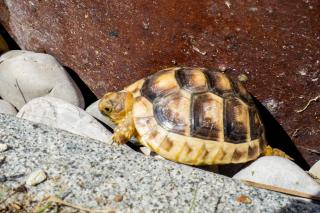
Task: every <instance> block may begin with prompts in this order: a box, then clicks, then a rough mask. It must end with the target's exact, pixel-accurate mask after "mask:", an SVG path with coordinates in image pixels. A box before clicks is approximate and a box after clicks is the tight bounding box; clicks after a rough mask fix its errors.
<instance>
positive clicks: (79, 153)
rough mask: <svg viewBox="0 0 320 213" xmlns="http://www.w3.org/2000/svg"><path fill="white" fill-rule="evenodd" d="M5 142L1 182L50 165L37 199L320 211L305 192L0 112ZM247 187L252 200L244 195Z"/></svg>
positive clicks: (17, 181)
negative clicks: (252, 182) (253, 182)
mask: <svg viewBox="0 0 320 213" xmlns="http://www.w3.org/2000/svg"><path fill="white" fill-rule="evenodd" d="M0 143H5V144H8V145H9V147H10V149H9V150H7V151H6V152H4V153H3V154H4V155H5V157H6V158H5V161H4V162H3V163H0V176H1V175H2V176H6V177H7V181H4V182H0V185H2V187H8V188H12V187H16V186H19V185H21V184H23V183H24V182H25V181H26V179H27V177H28V174H30V173H31V172H32V171H34V170H37V169H42V170H44V171H45V172H46V174H47V176H48V178H47V180H46V181H44V182H43V183H40V184H39V185H37V186H32V187H28V195H30V196H31V197H33V199H35V200H40V199H41V198H42V197H43V196H44V195H45V194H52V195H58V196H60V197H63V198H64V199H65V200H66V201H68V202H71V203H74V204H78V205H81V206H85V207H88V208H94V209H113V210H115V211H116V212H202V213H203V212H317V211H320V205H319V204H317V203H313V202H309V201H307V200H304V199H297V198H294V197H290V196H287V195H283V194H280V193H276V192H271V191H267V190H262V189H256V188H253V187H249V186H246V185H244V184H242V183H240V182H239V181H237V180H233V179H230V178H227V177H224V176H221V175H217V174H214V173H210V172H207V171H204V170H201V169H198V168H193V167H190V166H186V165H180V164H176V163H173V162H170V161H166V160H158V159H154V158H152V157H149V156H144V155H142V154H140V153H137V152H135V151H133V150H132V149H130V148H129V147H127V146H112V145H107V144H104V143H103V142H99V141H96V140H92V139H88V138H84V137H81V136H77V135H74V134H72V133H68V132H65V131H63V130H59V129H54V128H50V127H48V126H46V125H42V124H35V123H32V122H29V121H26V120H23V119H19V118H16V117H13V116H8V115H4V114H0ZM270 172H272V171H270ZM115 195H123V200H122V201H121V202H116V201H114V199H113V198H114V196H115ZM240 195H246V196H248V197H250V198H251V200H252V202H251V203H250V204H244V203H240V202H238V201H237V197H239V196H240Z"/></svg>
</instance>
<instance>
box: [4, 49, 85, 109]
mask: <svg viewBox="0 0 320 213" xmlns="http://www.w3.org/2000/svg"><path fill="white" fill-rule="evenodd" d="M0 96H1V97H2V98H3V99H4V100H6V101H8V102H10V103H11V104H13V105H14V106H15V107H16V108H17V109H20V108H21V107H22V106H23V105H24V104H25V103H26V102H28V101H30V100H32V99H34V98H36V97H41V96H52V97H56V98H60V99H63V100H65V101H67V102H69V103H71V104H74V105H76V106H79V107H82V108H83V107H84V99H83V96H82V94H81V92H80V90H79V88H78V87H77V85H76V84H75V83H74V81H73V80H72V79H71V78H70V76H69V75H68V73H67V72H66V70H65V69H64V68H63V66H61V65H60V64H59V62H58V61H57V60H56V59H55V58H54V57H53V56H51V55H48V54H42V53H35V52H31V51H23V50H13V51H9V52H7V53H6V54H4V55H2V56H1V57H0Z"/></svg>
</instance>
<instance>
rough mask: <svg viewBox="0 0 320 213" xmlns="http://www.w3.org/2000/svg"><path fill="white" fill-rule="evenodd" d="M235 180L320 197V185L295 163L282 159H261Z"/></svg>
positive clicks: (245, 169) (237, 175)
mask: <svg viewBox="0 0 320 213" xmlns="http://www.w3.org/2000/svg"><path fill="white" fill-rule="evenodd" d="M233 178H236V179H240V180H248V181H252V182H257V183H262V184H266V185H271V186H277V187H281V188H284V189H291V190H295V191H299V192H304V193H307V194H310V195H315V196H318V195H320V185H319V184H318V183H317V182H316V181H314V180H313V179H312V178H311V177H310V176H309V175H308V174H307V173H306V172H305V171H303V170H302V169H301V168H300V167H299V166H298V165H296V164H295V163H294V162H292V161H290V160H288V159H286V158H282V157H276V156H266V157H261V158H259V159H257V160H256V161H255V162H253V163H252V164H250V165H249V166H248V167H246V168H244V169H242V170H241V171H240V172H238V173H237V174H235V175H234V176H233Z"/></svg>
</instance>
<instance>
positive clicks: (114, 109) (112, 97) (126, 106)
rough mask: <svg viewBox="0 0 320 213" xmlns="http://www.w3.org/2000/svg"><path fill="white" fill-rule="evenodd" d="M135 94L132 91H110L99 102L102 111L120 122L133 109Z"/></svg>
mask: <svg viewBox="0 0 320 213" xmlns="http://www.w3.org/2000/svg"><path fill="white" fill-rule="evenodd" d="M132 106H133V96H132V94H131V93H130V92H123V91H121V92H109V93H106V94H105V95H104V96H103V97H102V99H101V100H100V102H99V110H100V112H101V113H102V114H103V115H105V116H107V117H109V118H111V120H112V121H114V122H116V123H117V122H118V121H120V120H121V119H122V118H124V117H125V116H126V114H127V113H128V112H130V111H131V110H132Z"/></svg>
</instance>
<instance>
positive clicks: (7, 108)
mask: <svg viewBox="0 0 320 213" xmlns="http://www.w3.org/2000/svg"><path fill="white" fill-rule="evenodd" d="M0 113H3V114H8V115H16V114H17V110H16V108H14V106H13V105H12V104H10V103H9V102H7V101H5V100H1V99H0Z"/></svg>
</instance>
